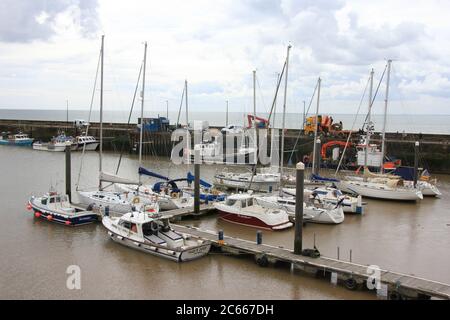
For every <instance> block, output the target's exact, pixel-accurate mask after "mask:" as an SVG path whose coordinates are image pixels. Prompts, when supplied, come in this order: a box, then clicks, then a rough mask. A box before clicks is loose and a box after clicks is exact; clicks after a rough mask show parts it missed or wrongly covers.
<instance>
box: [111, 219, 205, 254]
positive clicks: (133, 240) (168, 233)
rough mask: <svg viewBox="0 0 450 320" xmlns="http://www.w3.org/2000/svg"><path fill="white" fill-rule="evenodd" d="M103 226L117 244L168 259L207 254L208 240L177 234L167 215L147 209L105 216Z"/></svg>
mask: <svg viewBox="0 0 450 320" xmlns="http://www.w3.org/2000/svg"><path fill="white" fill-rule="evenodd" d="M102 223H103V226H104V227H105V228H106V229H107V230H108V235H109V236H110V237H111V239H112V240H113V241H115V242H117V243H120V244H122V245H125V246H128V247H130V248H133V249H137V250H140V251H143V252H146V253H149V254H153V255H155V256H159V257H163V258H166V259H169V260H173V261H177V262H183V261H189V260H194V259H197V258H200V257H203V256H205V255H207V254H208V252H209V250H210V248H211V243H209V242H208V241H205V240H200V239H195V238H192V237H191V236H190V235H187V234H182V233H178V232H176V231H175V230H173V229H172V228H171V226H170V223H169V217H163V216H162V215H161V214H157V213H148V212H137V211H133V212H128V213H126V214H124V215H123V216H121V217H115V218H113V217H110V216H109V215H105V216H104V217H103V219H102Z"/></svg>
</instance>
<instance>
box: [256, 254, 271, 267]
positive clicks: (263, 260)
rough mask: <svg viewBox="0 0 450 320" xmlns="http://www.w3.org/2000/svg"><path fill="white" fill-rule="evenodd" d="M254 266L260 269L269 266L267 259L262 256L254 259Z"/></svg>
mask: <svg viewBox="0 0 450 320" xmlns="http://www.w3.org/2000/svg"><path fill="white" fill-rule="evenodd" d="M256 264H257V265H258V266H260V267H267V266H268V265H269V259H267V257H266V255H262V256H260V257H257V258H256Z"/></svg>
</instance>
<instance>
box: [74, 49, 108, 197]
mask: <svg viewBox="0 0 450 320" xmlns="http://www.w3.org/2000/svg"><path fill="white" fill-rule="evenodd" d="M101 55H102V50H101V49H100V54H99V56H98V62H97V70H96V71H95V80H94V88H93V89H92V95H91V104H90V107H89V116H88V125H87V126H86V133H85V137H87V135H88V131H89V126H90V124H91V115H92V106H93V104H94V96H95V89H96V87H97V79H98V69H99V68H100V60H101ZM85 152H86V143H85V144H83V152H82V153H81V162H80V170H79V171H78V178H77V183H76V191H78V190H79V186H80V178H81V171H82V170H83V160H84V154H85Z"/></svg>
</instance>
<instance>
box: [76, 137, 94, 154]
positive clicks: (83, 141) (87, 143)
mask: <svg viewBox="0 0 450 320" xmlns="http://www.w3.org/2000/svg"><path fill="white" fill-rule="evenodd" d="M99 144H100V142H99V141H98V140H97V139H95V137H93V136H84V135H83V136H77V137H76V138H75V141H74V144H73V148H72V149H73V150H83V149H84V150H86V151H95V150H97V148H98V146H99Z"/></svg>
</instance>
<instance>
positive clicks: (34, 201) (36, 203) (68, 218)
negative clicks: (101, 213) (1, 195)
mask: <svg viewBox="0 0 450 320" xmlns="http://www.w3.org/2000/svg"><path fill="white" fill-rule="evenodd" d="M27 209H28V210H33V212H34V216H35V217H36V218H41V219H45V220H47V221H51V222H55V223H59V224H64V225H66V226H79V225H83V224H88V223H92V222H95V221H97V213H95V212H93V211H90V210H82V209H80V208H77V207H75V206H73V205H72V204H71V203H70V201H69V198H68V196H67V195H65V194H60V193H57V192H56V191H50V192H49V193H47V194H45V195H43V196H42V197H35V196H32V197H31V198H30V200H29V201H28V205H27Z"/></svg>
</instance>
